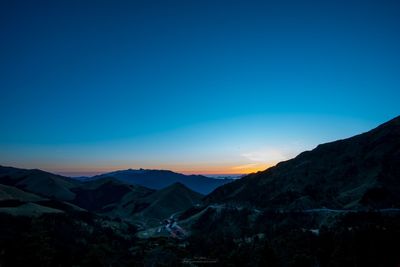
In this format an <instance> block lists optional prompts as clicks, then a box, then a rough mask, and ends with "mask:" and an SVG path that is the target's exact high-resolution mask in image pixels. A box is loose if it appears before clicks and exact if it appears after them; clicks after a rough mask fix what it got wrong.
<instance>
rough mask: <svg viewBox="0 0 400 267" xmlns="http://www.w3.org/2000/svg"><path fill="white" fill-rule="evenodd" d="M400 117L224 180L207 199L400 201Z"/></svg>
mask: <svg viewBox="0 0 400 267" xmlns="http://www.w3.org/2000/svg"><path fill="white" fill-rule="evenodd" d="M399 178H400V117H396V118H394V119H393V120H391V121H389V122H387V123H384V124H382V125H380V126H379V127H377V128H375V129H373V130H371V131H369V132H366V133H363V134H360V135H357V136H354V137H351V138H348V139H344V140H339V141H335V142H331V143H326V144H322V145H319V146H317V147H316V148H315V149H313V150H312V151H306V152H303V153H301V154H300V155H298V156H297V157H295V158H294V159H292V160H288V161H285V162H281V163H279V164H277V165H276V166H275V167H272V168H269V169H267V170H265V171H262V172H258V173H254V174H250V175H248V176H246V177H244V178H242V179H240V180H237V181H235V182H232V183H230V184H227V185H224V186H222V187H220V188H218V189H216V190H215V191H214V192H212V193H211V194H209V195H208V196H207V197H206V201H207V202H208V203H220V202H222V203H224V202H237V203H247V204H251V205H256V206H259V207H264V208H293V209H310V208H319V207H328V208H378V207H382V208H388V207H400V179H399Z"/></svg>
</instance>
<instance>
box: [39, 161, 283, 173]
mask: <svg viewBox="0 0 400 267" xmlns="http://www.w3.org/2000/svg"><path fill="white" fill-rule="evenodd" d="M274 165H275V164H259V163H250V164H244V165H237V166H187V165H186V166H168V165H160V166H142V167H138V166H126V165H122V166H101V167H99V166H92V167H91V166H85V167H81V168H79V167H78V168H73V167H71V168H65V167H64V168H56V167H52V168H44V169H45V170H47V171H49V172H54V173H58V174H62V175H67V176H68V175H71V176H81V175H82V176H92V175H97V174H102V173H108V172H113V171H117V170H126V169H140V168H143V169H154V170H171V171H174V172H178V173H183V174H187V175H189V174H200V175H221V176H223V175H244V174H250V173H254V172H258V171H263V170H266V169H268V168H270V167H272V166H274Z"/></svg>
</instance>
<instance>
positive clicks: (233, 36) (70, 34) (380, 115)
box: [0, 0, 400, 176]
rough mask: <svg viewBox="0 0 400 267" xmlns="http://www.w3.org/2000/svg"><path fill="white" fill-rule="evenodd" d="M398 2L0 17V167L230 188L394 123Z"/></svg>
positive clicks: (77, 9) (94, 8)
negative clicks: (146, 173)
mask: <svg viewBox="0 0 400 267" xmlns="http://www.w3.org/2000/svg"><path fill="white" fill-rule="evenodd" d="M399 47H400V2H399V1H385V0H379V1H378V0H376V1H368V0H363V1H350V0H346V1H344V0H335V1H329V0H327V1H299V0H296V1H285V0H283V1H251V0H250V1H249V0H246V1H244V0H243V1H234V0H231V1H220V0H198V1H197V0H184V1H166V0H163V1H151V0H147V1H100V0H99V1H84V0H83V1H74V0H72V1H62V0H61V1H9V0H5V1H1V2H0V95H1V97H0V165H6V166H15V167H22V168H40V169H44V170H47V171H52V172H56V173H62V174H67V175H74V176H75V175H91V174H96V173H102V172H108V171H111V170H117V169H126V168H151V169H170V170H174V171H178V172H183V173H202V174H241V173H249V172H253V171H258V170H263V169H266V168H268V167H270V166H272V165H274V164H276V163H277V162H279V161H282V160H287V159H290V158H293V157H294V156H296V155H297V154H299V153H300V152H302V151H304V150H310V149H312V148H314V147H315V146H316V145H318V144H320V143H324V142H329V141H334V140H337V139H341V138H346V137H350V136H352V135H355V134H358V133H361V132H365V131H367V130H369V129H372V128H374V127H376V126H377V125H379V124H381V123H383V122H385V121H387V120H389V119H391V118H393V117H395V116H398V115H399V114H400V105H399V99H400V75H399V74H400V73H399V71H400V49H399Z"/></svg>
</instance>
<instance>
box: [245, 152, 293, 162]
mask: <svg viewBox="0 0 400 267" xmlns="http://www.w3.org/2000/svg"><path fill="white" fill-rule="evenodd" d="M241 156H242V157H245V158H246V159H247V160H250V161H255V162H264V163H265V162H268V163H270V162H274V163H275V162H279V161H282V160H286V159H287V158H286V157H285V156H284V155H283V154H282V153H281V152H280V151H278V150H266V151H253V152H248V153H243V154H242V155H241Z"/></svg>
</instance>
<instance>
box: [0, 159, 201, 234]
mask: <svg viewBox="0 0 400 267" xmlns="http://www.w3.org/2000/svg"><path fill="white" fill-rule="evenodd" d="M202 197H203V195H201V194H199V193H197V192H194V191H193V190H191V189H189V188H187V187H186V186H185V185H183V184H181V183H173V184H171V185H169V186H167V187H166V188H163V189H161V190H154V189H150V188H146V187H144V186H141V185H132V184H127V183H124V182H122V181H120V180H117V179H115V178H112V177H108V176H107V177H96V179H91V180H90V181H78V180H75V179H71V178H69V177H63V176H60V175H55V174H52V173H48V172H44V171H41V170H26V169H17V168H12V167H1V166H0V212H6V213H9V214H13V215H24V216H40V215H41V214H44V213H63V212H67V213H68V212H70V211H71V210H74V211H87V212H94V213H96V214H100V215H106V216H109V217H111V218H120V219H125V220H128V221H131V222H132V223H137V224H139V225H144V226H146V225H148V224H149V223H150V224H152V225H157V224H158V223H159V222H160V221H161V220H162V219H165V218H168V217H169V216H170V215H172V214H174V213H177V212H180V211H184V210H186V209H188V208H189V207H191V206H193V205H195V204H199V203H200V202H201V199H202Z"/></svg>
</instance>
